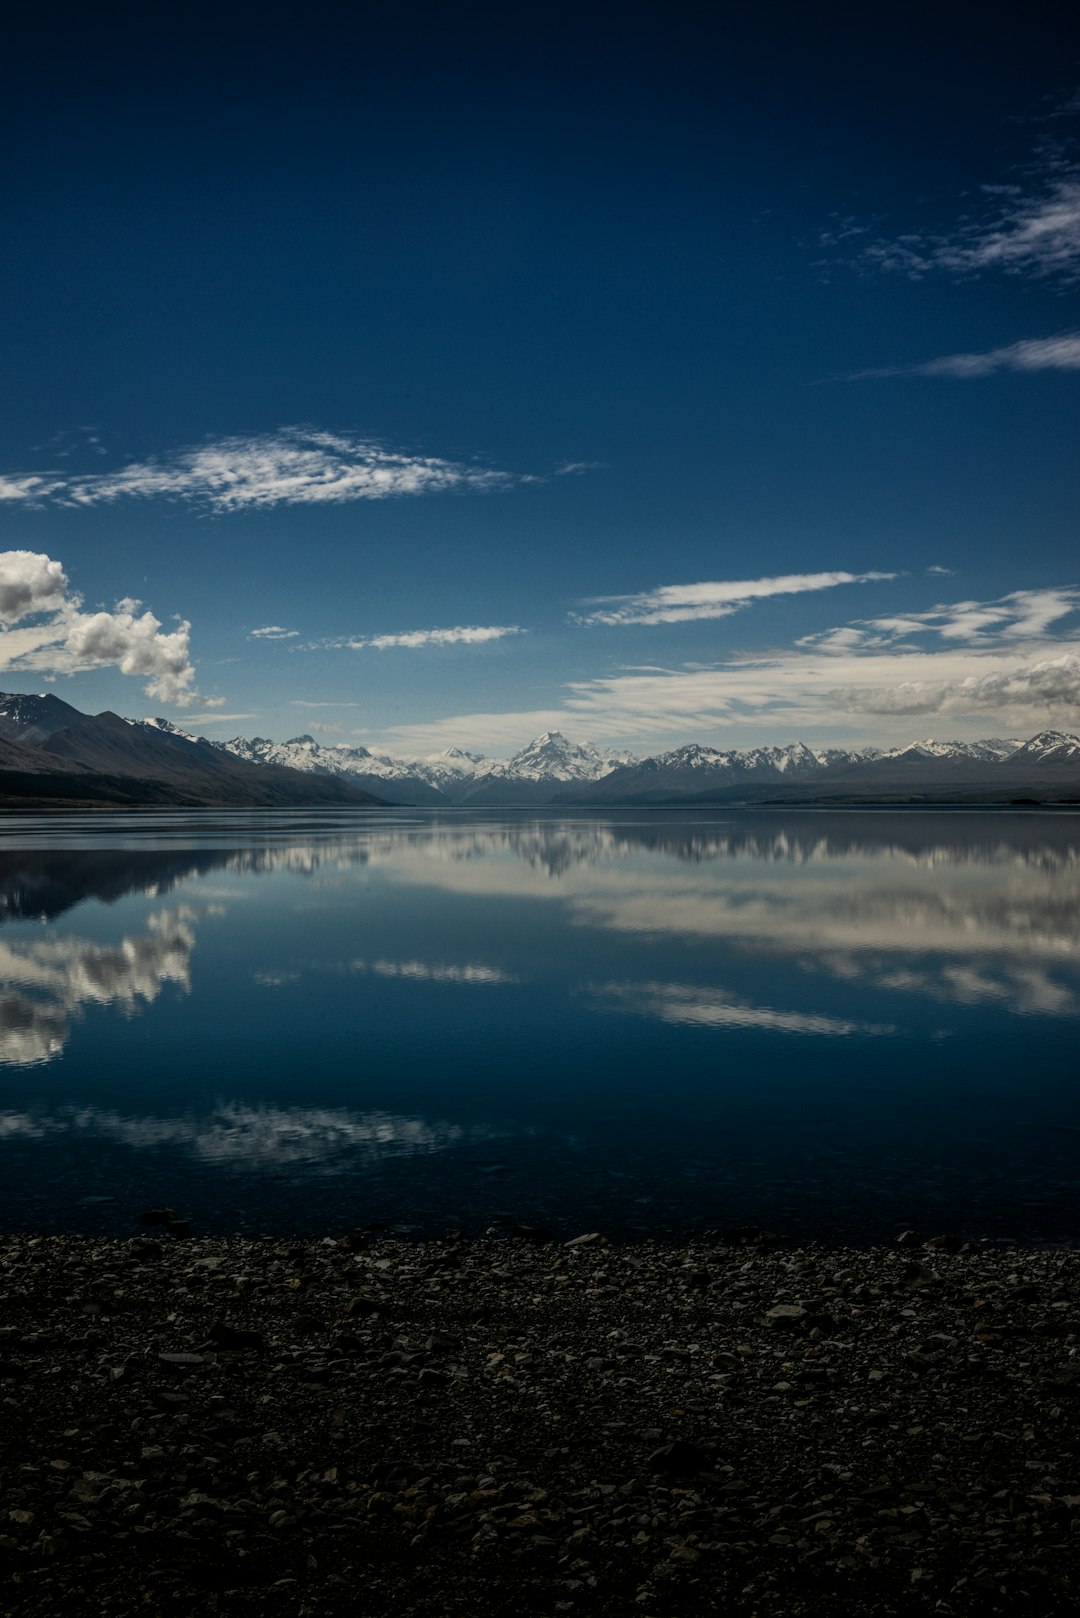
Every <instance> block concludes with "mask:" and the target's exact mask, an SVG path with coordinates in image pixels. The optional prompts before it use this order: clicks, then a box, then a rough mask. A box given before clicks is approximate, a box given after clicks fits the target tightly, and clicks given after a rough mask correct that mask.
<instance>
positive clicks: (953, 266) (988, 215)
mask: <svg viewBox="0 0 1080 1618" xmlns="http://www.w3.org/2000/svg"><path fill="white" fill-rule="evenodd" d="M1077 105H1078V104H1077V102H1076V101H1075V100H1073V101H1071V102H1068V103H1064V104H1063V105H1062V106H1061V107H1060V108H1059V109H1058V113H1057V114H1056V116H1057V117H1059V118H1064V117H1074V116H1075V115H1076V112H1077ZM978 189H979V194H980V199H981V200H980V202H979V204H977V205H976V206H975V207H974V208H972V209H970V210H969V211H968V212H967V213H966V214H964V215H962V216H961V218H960V219H959V220H958V221H957V223H956V225H955V227H954V228H953V229H951V230H945V231H935V230H912V231H907V232H904V233H903V234H901V235H898V236H895V237H892V238H889V237H883V236H878V237H875V238H874V239H873V240H871V241H869V242H868V243H867V244H866V245H865V246H864V247H863V248H862V250H861V252H859V254H858V256H857V257H856V258H855V260H854V262H855V264H856V265H858V266H860V267H862V268H863V269H870V270H886V271H892V272H896V273H899V274H901V275H906V276H908V277H910V278H911V279H913V280H920V279H922V278H923V277H924V276H927V275H933V274H945V275H952V276H955V277H959V278H964V277H970V276H978V275H982V274H986V273H991V272H998V273H1002V274H1005V275H1011V276H1022V277H1026V278H1029V279H1033V280H1053V281H1056V282H1057V283H1058V284H1059V285H1064V286H1070V285H1073V284H1074V283H1075V282H1076V281H1078V280H1080V164H1078V163H1077V162H1076V158H1075V147H1074V146H1072V145H1071V144H1070V143H1068V141H1063V140H1062V139H1061V138H1059V136H1058V135H1055V138H1054V139H1052V140H1047V139H1045V137H1044V138H1042V139H1041V140H1040V143H1039V145H1038V146H1037V148H1036V149H1035V151H1034V153H1033V156H1032V158H1031V160H1030V161H1029V162H1028V164H1027V165H1026V166H1025V167H1024V168H1022V169H1014V170H1012V171H1011V173H1010V174H1009V176H1008V179H1007V180H1006V182H1005V183H1004V184H1002V183H995V184H984V185H982V186H980V187H979V188H978ZM847 224H848V230H847V232H846V234H848V235H856V234H859V227H858V226H857V225H854V224H853V223H852V222H850V221H849V222H847ZM838 239H839V238H838V236H837V232H836V231H835V230H831V231H829V232H828V233H827V235H826V236H825V237H823V242H824V245H826V246H833V245H835V243H836V241H837V240H838Z"/></svg>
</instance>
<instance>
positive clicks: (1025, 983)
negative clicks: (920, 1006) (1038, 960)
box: [872, 966, 1076, 1017]
mask: <svg viewBox="0 0 1080 1618" xmlns="http://www.w3.org/2000/svg"><path fill="white" fill-rule="evenodd" d="M872 981H873V983H874V985H875V986H876V987H877V988H880V989H899V990H905V991H907V992H909V993H912V994H924V995H927V996H929V998H930V999H931V1000H943V1001H946V1002H948V1003H949V1004H952V1005H960V1006H975V1005H979V1004H980V1003H982V1002H985V1001H994V1000H996V1001H1000V1002H1002V1003H1004V1004H1006V1005H1009V1006H1011V1007H1012V1009H1013V1010H1014V1011H1018V1012H1020V1013H1021V1014H1022V1015H1025V1016H1029V1017H1030V1016H1039V1017H1067V1016H1071V1015H1073V1014H1074V1013H1075V1011H1076V995H1075V993H1074V992H1073V990H1071V989H1068V988H1066V987H1065V985H1064V984H1063V983H1055V982H1054V981H1053V979H1052V978H1050V977H1049V976H1048V975H1047V974H1046V972H1044V971H1041V970H1040V969H1039V968H1038V967H1031V968H1030V969H1029V970H1027V971H1022V970H1019V969H1017V970H1015V971H1006V972H1002V973H1001V974H999V975H998V976H993V975H992V974H990V973H987V972H980V971H978V970H976V969H975V968H974V967H969V966H946V967H943V968H942V970H941V971H940V973H939V974H937V975H936V976H935V975H934V974H933V973H931V972H917V971H900V972H882V973H881V974H880V975H879V976H876V977H874V978H873V979H872Z"/></svg>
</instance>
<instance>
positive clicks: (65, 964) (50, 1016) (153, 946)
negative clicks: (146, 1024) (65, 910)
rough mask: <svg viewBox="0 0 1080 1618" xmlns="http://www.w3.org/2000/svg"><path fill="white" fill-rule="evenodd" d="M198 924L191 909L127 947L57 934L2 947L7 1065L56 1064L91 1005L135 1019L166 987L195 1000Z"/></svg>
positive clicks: (152, 924)
mask: <svg viewBox="0 0 1080 1618" xmlns="http://www.w3.org/2000/svg"><path fill="white" fill-rule="evenodd" d="M197 919H198V917H197V913H196V912H195V911H194V910H192V909H190V908H189V907H188V906H186V905H181V906H178V907H177V908H175V909H172V910H161V911H159V912H158V913H157V914H156V915H153V916H151V917H150V918H149V921H148V923H147V929H146V932H145V933H143V934H140V935H137V936H129V937H126V938H123V939H122V940H121V941H120V943H119V944H102V943H98V942H96V941H94V940H90V939H83V938H57V937H55V936H54V935H51V934H47V935H45V936H43V937H40V938H35V939H31V940H26V939H19V940H18V941H15V940H12V941H10V942H9V941H7V940H4V941H0V1063H5V1064H8V1065H13V1064H19V1065H22V1066H25V1065H31V1064H34V1063H40V1062H48V1061H51V1060H52V1058H53V1057H55V1056H58V1055H59V1054H60V1052H61V1051H62V1050H63V1048H64V1046H65V1044H66V1043H67V1039H68V1033H69V1024H70V1021H71V1019H72V1018H73V1017H78V1016H79V1015H80V1013H81V1012H82V1010H83V1008H84V1007H85V1006H87V1005H113V1006H117V1007H118V1008H119V1010H120V1011H121V1013H122V1014H123V1015H125V1016H134V1015H136V1013H137V1012H138V1011H140V1010H141V1009H142V1008H143V1007H144V1006H147V1005H150V1004H151V1003H152V1002H153V1001H154V1000H156V999H157V997H158V995H159V994H160V993H161V991H162V988H163V987H164V985H165V984H166V983H172V984H176V985H177V986H178V988H179V989H180V990H181V991H182V992H183V993H185V994H187V993H190V991H191V951H192V949H193V948H194V945H195V922H196V920H197Z"/></svg>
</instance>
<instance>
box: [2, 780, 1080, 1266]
mask: <svg viewBox="0 0 1080 1618" xmlns="http://www.w3.org/2000/svg"><path fill="white" fill-rule="evenodd" d="M1078 1012H1080V817H1077V816H1075V815H1070V814H1068V813H1060V814H1043V813H1041V812H1016V813H1006V812H1001V813H995V812H984V813H978V814H974V813H963V812H954V813H948V812H940V813H922V812H915V811H912V812H897V811H884V810H883V811H880V812H873V811H870V812H867V811H859V812H850V813H846V812H821V813H818V812H813V811H805V812H790V811H784V812H777V813H757V812H754V813H749V812H723V813H721V812H719V811H717V812H705V811H702V812H674V811H669V812H664V811H657V812H634V813H629V812H628V813H624V814H616V815H611V816H604V817H599V816H596V815H581V814H556V813H544V812H539V813H524V812H517V813H500V812H490V813H486V814H474V813H466V812H464V811H458V812H453V811H450V812H444V813H439V812H424V811H419V810H412V811H410V810H405V811H384V812H370V813H356V812H352V813H341V812H325V813H315V814H313V813H311V812H306V813H300V812H295V813H270V812H267V813H260V814H250V813H233V814H216V813H209V812H207V813H202V814H184V815H181V814H176V815H171V814H163V813H156V814H153V815H150V814H147V815H138V816H132V815H128V816H123V817H120V816H109V815H94V816H86V817H83V816H79V817H74V816H60V815H54V816H18V817H16V816H8V817H6V818H5V819H4V820H3V822H2V823H0V1229H4V1228H6V1229H27V1228H31V1229H43V1230H81V1231H87V1232H106V1231H116V1232H130V1231H132V1230H134V1229H136V1228H137V1218H138V1214H139V1212H140V1211H141V1210H142V1209H144V1208H146V1207H147V1206H150V1205H153V1204H155V1203H159V1202H165V1203H168V1204H169V1205H171V1206H172V1207H173V1208H175V1209H177V1210H178V1211H179V1212H181V1213H182V1214H185V1215H187V1216H189V1217H190V1218H191V1220H192V1222H193V1228H194V1229H195V1230H196V1231H198V1232H222V1231H236V1230H242V1231H247V1232H285V1231H288V1232H298V1233H299V1232H304V1233H311V1232H319V1233H325V1232H328V1231H329V1232H337V1231H339V1230H341V1229H346V1228H350V1227H352V1226H356V1225H363V1224H366V1223H368V1222H371V1221H377V1220H381V1221H385V1222H386V1223H387V1224H388V1225H391V1226H395V1225H396V1226H403V1227H408V1228H410V1229H414V1230H416V1231H418V1232H424V1233H434V1234H441V1233H442V1232H443V1231H444V1230H445V1229H446V1228H447V1227H448V1226H451V1225H459V1226H463V1227H465V1228H466V1229H468V1230H469V1231H472V1232H477V1233H478V1232H480V1231H482V1230H484V1229H485V1228H487V1227H488V1226H490V1225H492V1224H494V1223H496V1222H497V1221H499V1220H501V1219H511V1218H512V1219H518V1220H522V1221H526V1222H530V1223H538V1224H545V1225H549V1226H551V1227H552V1228H553V1229H554V1230H555V1231H556V1232H557V1233H561V1234H564V1235H572V1234H576V1233H577V1232H578V1231H580V1230H586V1229H601V1230H604V1231H606V1232H608V1233H610V1234H611V1235H613V1236H634V1235H654V1236H658V1237H665V1238H666V1237H670V1236H675V1235H679V1234H681V1233H686V1232H689V1231H701V1230H702V1229H703V1228H707V1227H713V1228H720V1229H726V1228H728V1227H731V1226H737V1225H743V1224H754V1225H758V1226H763V1227H766V1228H768V1229H770V1230H776V1231H780V1232H783V1233H788V1234H791V1235H794V1236H797V1237H802V1238H816V1239H823V1240H849V1241H854V1242H864V1241H870V1240H878V1239H892V1238H893V1237H895V1235H896V1234H897V1232H898V1231H899V1230H901V1229H903V1228H905V1227H906V1226H908V1225H917V1226H919V1227H920V1228H922V1229H923V1230H924V1231H925V1232H926V1233H927V1234H933V1233H935V1232H941V1231H960V1232H961V1233H963V1234H968V1235H976V1236H978V1235H988V1236H991V1237H995V1238H1006V1237H1016V1238H1022V1239H1032V1238H1035V1239H1045V1240H1062V1239H1066V1240H1068V1239H1072V1240H1075V1239H1077V1238H1080V1197H1078V1189H1080V1095H1078V1086H1077V1076H1078V1072H1080V1064H1078V1062H1077V1032H1078V1026H1080V1024H1078Z"/></svg>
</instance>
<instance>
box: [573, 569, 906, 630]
mask: <svg viewBox="0 0 1080 1618" xmlns="http://www.w3.org/2000/svg"><path fill="white" fill-rule="evenodd" d="M895 577H896V574H895V573H846V572H836V571H834V572H829V573H785V574H781V575H779V576H778V577H776V578H769V579H720V580H714V581H712V582H711V583H710V582H706V583H702V584H665V585H661V586H660V587H659V588H657V589H655V590H646V591H643V592H642V593H641V594H640V595H628V596H602V597H598V598H597V605H596V610H595V611H594V612H587V613H572V614H571V617H572V618H573V619H574V621H575V622H577V623H579V624H582V625H585V626H590V625H594V624H680V623H687V622H691V621H693V620H696V619H702V618H726V617H728V616H729V614H731V613H733V612H738V611H739V610H740V608H742V607H745V606H747V605H749V603H750V602H752V601H757V600H762V599H764V598H765V597H768V596H780V595H800V594H802V593H803V592H804V591H808V590H830V589H833V588H835V586H836V585H839V584H866V583H869V582H871V581H874V580H883V579H894V578H895Z"/></svg>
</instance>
